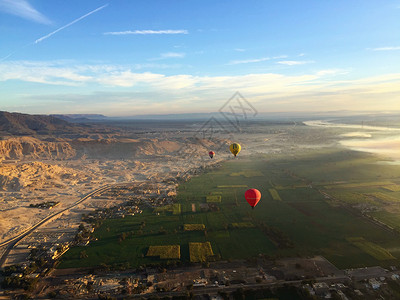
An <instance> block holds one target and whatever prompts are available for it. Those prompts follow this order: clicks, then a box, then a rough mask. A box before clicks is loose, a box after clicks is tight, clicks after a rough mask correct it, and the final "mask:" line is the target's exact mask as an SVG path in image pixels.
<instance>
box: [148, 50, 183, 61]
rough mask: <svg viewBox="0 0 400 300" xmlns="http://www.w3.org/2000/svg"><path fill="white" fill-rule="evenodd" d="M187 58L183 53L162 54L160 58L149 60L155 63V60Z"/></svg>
mask: <svg viewBox="0 0 400 300" xmlns="http://www.w3.org/2000/svg"><path fill="white" fill-rule="evenodd" d="M185 56H186V53H183V52H166V53H161V55H160V56H159V57H154V58H150V59H148V60H149V61H154V60H162V59H168V58H184V57H185Z"/></svg>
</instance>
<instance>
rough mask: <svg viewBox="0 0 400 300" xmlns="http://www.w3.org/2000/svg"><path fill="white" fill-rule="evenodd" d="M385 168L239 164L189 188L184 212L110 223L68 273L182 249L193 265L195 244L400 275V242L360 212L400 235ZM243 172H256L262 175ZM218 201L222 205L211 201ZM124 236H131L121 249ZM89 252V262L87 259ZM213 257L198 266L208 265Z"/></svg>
mask: <svg viewBox="0 0 400 300" xmlns="http://www.w3.org/2000/svg"><path fill="white" fill-rule="evenodd" d="M377 160H378V158H377V157H375V156H373V155H371V154H366V153H362V152H355V151H350V150H343V149H336V150H335V149H329V150H327V149H322V150H313V151H310V150H309V151H308V152H304V153H301V154H298V155H295V156H290V157H287V156H284V155H279V154H275V155H263V154H259V155H257V156H248V157H240V156H239V158H238V159H235V160H231V161H229V162H226V163H225V164H223V165H222V167H221V168H219V169H217V170H214V171H211V172H208V173H204V174H202V175H200V176H198V177H194V178H192V179H191V180H190V181H188V182H186V183H183V184H181V185H180V186H179V190H178V196H177V204H179V209H178V206H177V205H173V206H170V207H168V208H164V209H163V208H161V209H156V210H155V211H152V210H150V209H148V210H145V211H144V213H143V214H142V215H136V216H127V217H125V218H124V219H114V220H106V221H104V223H103V225H102V226H101V227H100V228H99V229H97V230H96V231H95V237H97V238H98V240H97V241H94V242H92V243H91V244H90V245H89V246H88V247H77V248H73V249H71V250H70V251H69V252H67V253H66V254H65V256H64V257H63V260H62V262H61V264H60V267H64V268H65V267H76V266H96V265H100V264H102V263H103V264H104V263H105V264H107V265H120V264H126V263H129V265H130V266H140V265H146V264H157V263H166V261H167V262H168V260H162V259H159V260H157V259H156V258H154V257H148V256H147V251H148V249H149V247H151V246H168V245H179V246H180V252H181V257H180V262H182V263H188V262H190V261H194V260H193V259H192V256H193V255H192V252H193V251H194V250H191V249H194V248H193V247H192V248H190V246H189V245H191V243H202V245H210V249H212V252H211V253H213V255H212V259H246V258H251V257H255V256H258V255H259V254H265V255H268V256H269V257H292V256H299V255H300V256H310V255H323V256H325V257H326V258H327V259H328V260H330V261H331V262H332V263H334V264H335V265H336V266H338V267H339V268H350V267H363V266H373V265H381V266H385V267H387V266H390V265H396V266H400V261H399V259H400V245H399V240H400V235H399V234H398V233H396V232H395V231H392V230H388V229H385V228H384V227H382V226H378V225H376V224H374V222H372V221H371V219H370V218H368V217H367V216H363V215H362V214H361V209H367V210H368V211H369V212H370V214H373V212H371V211H375V213H374V217H375V218H377V219H379V220H381V221H382V222H384V223H385V221H386V220H390V223H391V225H392V226H393V227H397V228H400V225H399V224H400V217H397V215H393V216H392V215H390V214H389V213H388V212H386V210H385V209H386V208H387V205H390V207H395V208H397V207H398V205H399V204H398V203H399V201H395V199H399V195H400V192H398V191H396V188H391V189H388V188H387V187H393V186H397V185H398V184H399V183H400V182H399V178H400V168H399V166H396V165H382V164H377V163H376V161H377ZM242 170H252V172H251V174H252V175H254V176H250V172H248V171H246V172H244V173H241V172H243V171H242ZM232 174H234V175H233V176H232ZM260 174H262V176H259V175H260ZM247 188H257V189H259V190H260V191H261V193H262V199H261V201H260V202H259V203H258V205H257V206H256V207H255V209H251V207H250V206H249V205H248V203H247V202H246V200H245V199H244V192H245V191H246V189H247ZM278 191H279V192H278ZM211 196H212V197H214V198H215V199H217V198H220V199H222V201H220V202H219V201H215V200H214V201H209V200H210V197H211ZM217 196H218V197H217ZM277 200H279V201H277ZM207 202H212V203H209V205H213V207H214V209H196V210H195V211H193V209H192V208H193V204H194V205H195V207H198V208H199V207H200V208H201V207H203V206H204V205H205V204H206V205H208V204H207ZM201 204H202V205H203V206H201ZM359 207H361V208H359ZM178 210H179V213H178ZM391 211H392V210H391ZM397 211H399V210H397ZM155 212H158V213H159V215H157V214H156V213H155ZM395 216H396V217H395ZM143 224H144V225H143ZM191 224H192V225H196V224H197V225H204V226H205V230H200V231H199V230H189V231H188V229H187V228H188V227H187V225H191ZM395 224H397V225H396V226H395ZM189 227H190V226H189ZM124 232H125V233H130V234H127V238H126V239H124V240H123V241H120V239H119V236H120V235H121V234H122V233H124ZM354 237H357V239H354ZM204 243H205V244H204ZM207 247H208V246H207ZM83 250H84V251H85V253H86V255H87V258H82V259H80V257H81V255H80V253H81V252H82V251H83ZM204 253H205V252H204ZM199 255H200V254H199ZM208 255H209V254H207V255H205V256H204V257H206V258H204V257H203V256H202V257H203V258H201V259H198V260H196V261H205V260H206V259H207V257H208ZM170 263H174V262H173V261H171V262H170Z"/></svg>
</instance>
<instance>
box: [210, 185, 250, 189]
mask: <svg viewBox="0 0 400 300" xmlns="http://www.w3.org/2000/svg"><path fill="white" fill-rule="evenodd" d="M247 187H248V186H247V185H244V184H238V185H217V188H219V189H230V188H247Z"/></svg>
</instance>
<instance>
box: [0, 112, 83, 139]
mask: <svg viewBox="0 0 400 300" xmlns="http://www.w3.org/2000/svg"><path fill="white" fill-rule="evenodd" d="M76 129H77V128H76V126H75V125H74V124H71V123H69V122H67V121H65V120H61V119H59V118H56V117H54V116H46V115H28V114H21V113H9V112H5V111H0V132H2V133H3V134H4V135H34V134H49V133H62V132H76Z"/></svg>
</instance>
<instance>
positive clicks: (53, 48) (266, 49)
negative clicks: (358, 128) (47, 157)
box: [0, 0, 400, 116]
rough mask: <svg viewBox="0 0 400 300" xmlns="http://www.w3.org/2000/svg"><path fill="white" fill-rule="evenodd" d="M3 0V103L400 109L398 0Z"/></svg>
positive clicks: (36, 109) (18, 106)
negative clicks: (233, 102)
mask: <svg viewBox="0 0 400 300" xmlns="http://www.w3.org/2000/svg"><path fill="white" fill-rule="evenodd" d="M360 3H361V2H348V1H344V0H340V1H324V2H321V1H315V0H314V1H311V2H310V1H309V2H304V1H296V2H295V1H279V2H272V1H247V2H242V1H219V2H211V1H201V2H200V1H195V2H193V1H192V2H175V1H162V0H159V1H154V0H151V1H144V2H136V1H135V2H133V1H121V0H118V1H113V2H105V1H93V0H90V1H85V2H81V1H80V2H78V1H75V0H73V1H68V2H64V1H61V0H55V1H44V0H36V1H33V0H14V1H8V0H0V33H1V43H0V85H1V89H0V98H1V101H0V105H1V107H0V110H7V111H15V112H22V113H30V114H74V113H77V114H79V113H82V114H83V113H98V114H104V115H107V116H129V115H142V114H180V113H208V112H214V111H218V109H219V108H220V107H221V106H223V105H224V104H225V103H226V101H227V100H228V99H229V98H230V97H231V96H232V95H233V94H234V93H235V92H236V91H239V92H240V93H241V94H242V95H243V96H244V97H245V98H246V99H248V100H249V101H250V102H251V104H252V105H253V106H254V107H255V108H256V109H257V111H258V112H265V113H267V112H293V111H297V112H321V111H366V112H368V111H370V112H375V111H393V110H399V108H400V107H399V104H398V103H399V96H398V95H399V92H400V72H399V71H398V70H399V65H400V58H399V52H400V43H399V40H398V36H399V33H400V28H399V26H398V19H399V17H400V3H399V2H398V1H387V2H384V3H382V2H379V1H372V0H368V1H363V2H362V5H360Z"/></svg>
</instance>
